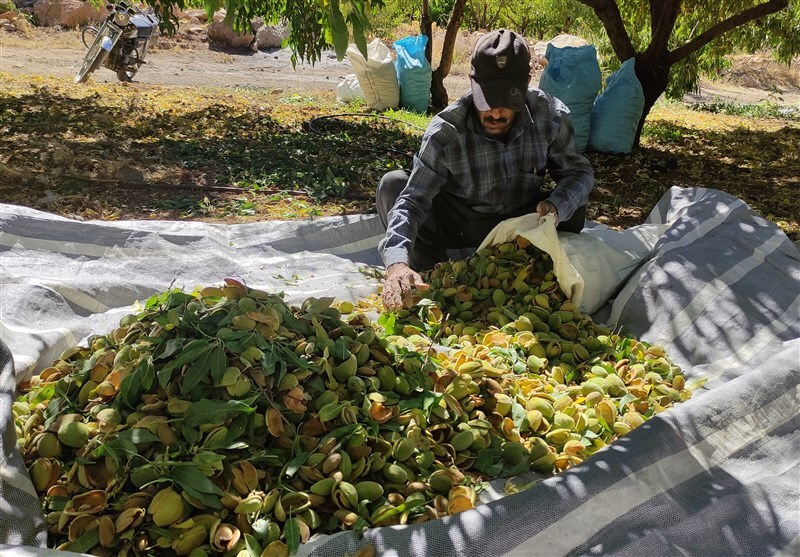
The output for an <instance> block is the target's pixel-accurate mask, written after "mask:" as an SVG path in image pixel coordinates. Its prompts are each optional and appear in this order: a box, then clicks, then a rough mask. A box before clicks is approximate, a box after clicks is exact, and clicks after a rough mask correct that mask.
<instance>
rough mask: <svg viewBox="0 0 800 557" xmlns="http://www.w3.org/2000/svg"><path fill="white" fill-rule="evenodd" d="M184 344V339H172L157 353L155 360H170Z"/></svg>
mask: <svg viewBox="0 0 800 557" xmlns="http://www.w3.org/2000/svg"><path fill="white" fill-rule="evenodd" d="M182 342H183V339H181V338H171V339H169V340H167V342H165V343H164V344H162V345H161V347H162V348H161V350H159V351H157V352H156V354H157V355H155V356H154V358H153V359H155V360H163V359H165V358H169V357H170V356H172V355H173V354H175V352H177V351H178V350H179V349H180V348H181V343H182Z"/></svg>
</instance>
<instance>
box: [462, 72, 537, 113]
mask: <svg viewBox="0 0 800 557" xmlns="http://www.w3.org/2000/svg"><path fill="white" fill-rule="evenodd" d="M470 81H471V83H472V102H473V103H475V107H476V108H477V109H478V110H491V109H493V108H508V109H509V110H513V111H514V112H518V111H520V110H522V107H523V106H525V97H526V96H527V93H528V77H527V76H525V77H523V78H514V79H492V80H488V81H484V82H481V83H479V82H477V81H475V79H474V78H473V79H471V80H470Z"/></svg>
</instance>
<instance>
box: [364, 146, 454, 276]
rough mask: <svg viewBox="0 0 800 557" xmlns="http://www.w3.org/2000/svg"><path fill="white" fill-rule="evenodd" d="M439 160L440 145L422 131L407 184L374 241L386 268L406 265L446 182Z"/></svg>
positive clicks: (441, 158) (445, 175) (440, 158)
mask: <svg viewBox="0 0 800 557" xmlns="http://www.w3.org/2000/svg"><path fill="white" fill-rule="evenodd" d="M442 161H443V156H442V148H441V147H440V146H439V145H438V144H437V142H436V141H434V140H432V139H431V137H430V136H429V135H428V134H426V136H425V137H424V138H423V141H422V146H421V147H420V150H419V153H418V154H416V155H415V156H414V168H413V169H412V171H411V175H410V176H409V178H408V183H407V184H406V187H405V189H403V191H402V193H401V194H400V196H399V197H398V198H397V202H396V203H395V205H394V207H392V209H391V211H389V215H388V221H389V222H388V225H387V227H386V235H385V236H384V238H383V239H382V240H381V241H380V243H379V244H378V251H379V252H380V254H381V257H382V258H383V262H384V264H385V265H386V267H387V269H388V268H389V267H390V266H391V265H393V264H395V263H405V264H408V262H409V252H410V250H411V246H412V245H413V243H414V240H416V238H417V234H418V232H419V228H420V226H422V223H424V222H425V220H426V219H427V218H428V215H429V214H430V210H431V206H432V204H433V198H434V197H436V195H437V194H438V193H439V192H440V191H441V189H442V186H443V185H444V184H445V183H446V181H447V170H446V169H445V167H444V164H443V162H442Z"/></svg>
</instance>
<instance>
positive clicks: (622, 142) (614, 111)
mask: <svg viewBox="0 0 800 557" xmlns="http://www.w3.org/2000/svg"><path fill="white" fill-rule="evenodd" d="M635 66H636V60H635V59H634V58H629V59H627V60H625V62H624V63H623V64H622V67H621V68H620V69H618V70H617V71H616V72H614V73H612V74H611V75H610V76H608V79H606V88H605V90H604V91H603V93H602V94H601V95H599V96H598V97H597V99H595V101H594V107H593V108H592V126H591V128H592V130H591V135H590V136H589V149H591V150H592V151H596V152H598V153H630V152H631V150H632V149H633V141H634V140H635V139H636V130H637V129H639V119H640V118H641V117H642V111H643V110H644V92H643V91H642V84H641V83H639V78H637V77H636V67H635Z"/></svg>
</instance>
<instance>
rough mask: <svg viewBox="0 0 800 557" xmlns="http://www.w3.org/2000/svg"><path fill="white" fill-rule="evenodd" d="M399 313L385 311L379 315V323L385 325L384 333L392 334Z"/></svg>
mask: <svg viewBox="0 0 800 557" xmlns="http://www.w3.org/2000/svg"><path fill="white" fill-rule="evenodd" d="M396 321H397V315H396V314H394V313H389V312H384V313H382V314H381V316H380V317H378V325H380V326H381V327H383V331H384V333H386V334H387V335H391V334H393V333H394V327H395V322H396Z"/></svg>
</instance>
